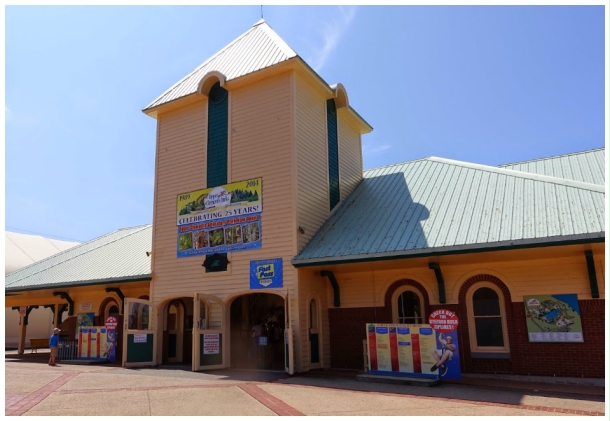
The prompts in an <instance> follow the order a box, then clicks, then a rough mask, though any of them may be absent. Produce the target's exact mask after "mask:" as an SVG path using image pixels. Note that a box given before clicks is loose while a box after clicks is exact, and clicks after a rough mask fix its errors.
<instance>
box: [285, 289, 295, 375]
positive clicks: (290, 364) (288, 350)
mask: <svg viewBox="0 0 610 421" xmlns="http://www.w3.org/2000/svg"><path fill="white" fill-rule="evenodd" d="M285 301H286V305H285V307H286V308H285V311H284V326H285V327H286V328H285V329H284V360H285V362H284V370H286V372H287V373H288V374H294V353H293V349H294V344H293V337H292V336H293V335H292V327H291V326H290V290H288V291H287V292H286V300H285Z"/></svg>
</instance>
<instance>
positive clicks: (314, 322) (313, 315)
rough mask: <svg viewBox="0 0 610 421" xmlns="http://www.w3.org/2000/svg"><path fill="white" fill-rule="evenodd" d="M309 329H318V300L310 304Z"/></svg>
mask: <svg viewBox="0 0 610 421" xmlns="http://www.w3.org/2000/svg"><path fill="white" fill-rule="evenodd" d="M309 328H310V329H317V328H318V305H317V304H316V300H311V301H310V302H309Z"/></svg>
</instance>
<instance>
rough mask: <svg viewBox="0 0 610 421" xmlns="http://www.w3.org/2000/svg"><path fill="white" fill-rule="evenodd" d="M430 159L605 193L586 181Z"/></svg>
mask: <svg viewBox="0 0 610 421" xmlns="http://www.w3.org/2000/svg"><path fill="white" fill-rule="evenodd" d="M428 159H429V160H430V161H434V162H440V163H443V164H449V165H458V166H462V167H469V168H473V169H478V170H482V171H488V172H494V173H497V174H504V175H509V176H513V177H520V178H525V179H528V180H533V181H542V182H546V183H553V184H558V185H561V186H566V187H574V188H577V189H583V190H591V191H596V192H599V193H605V186H602V185H597V184H592V183H585V182H584V181H575V180H568V179H566V178H559V177H553V176H550V175H542V174H535V173H529V172H526V171H519V170H511V169H508V168H501V167H493V166H490V165H484V164H475V163H472V162H466V161H458V160H454V159H448V158H438V157H436V156H431V157H430V158H428Z"/></svg>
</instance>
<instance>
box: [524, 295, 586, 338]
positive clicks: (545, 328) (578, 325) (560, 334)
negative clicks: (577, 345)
mask: <svg viewBox="0 0 610 421" xmlns="http://www.w3.org/2000/svg"><path fill="white" fill-rule="evenodd" d="M523 300H524V301H525V317H526V323H527V334H528V336H529V340H530V342H584V338H583V335H582V321H581V318H580V308H579V306H578V296H577V295H576V294H555V295H528V296H524V297H523Z"/></svg>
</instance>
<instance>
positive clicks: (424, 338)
mask: <svg viewBox="0 0 610 421" xmlns="http://www.w3.org/2000/svg"><path fill="white" fill-rule="evenodd" d="M366 336H367V348H368V369H369V373H371V374H379V375H385V376H387V375H390V376H403V377H423V378H430V379H436V378H444V379H452V380H459V379H460V378H461V370H460V358H459V353H458V349H457V332H455V331H453V332H443V331H440V332H437V331H435V329H433V328H432V326H431V325H424V324H421V325H403V324H396V325H395V324H378V323H369V324H367V325H366Z"/></svg>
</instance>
